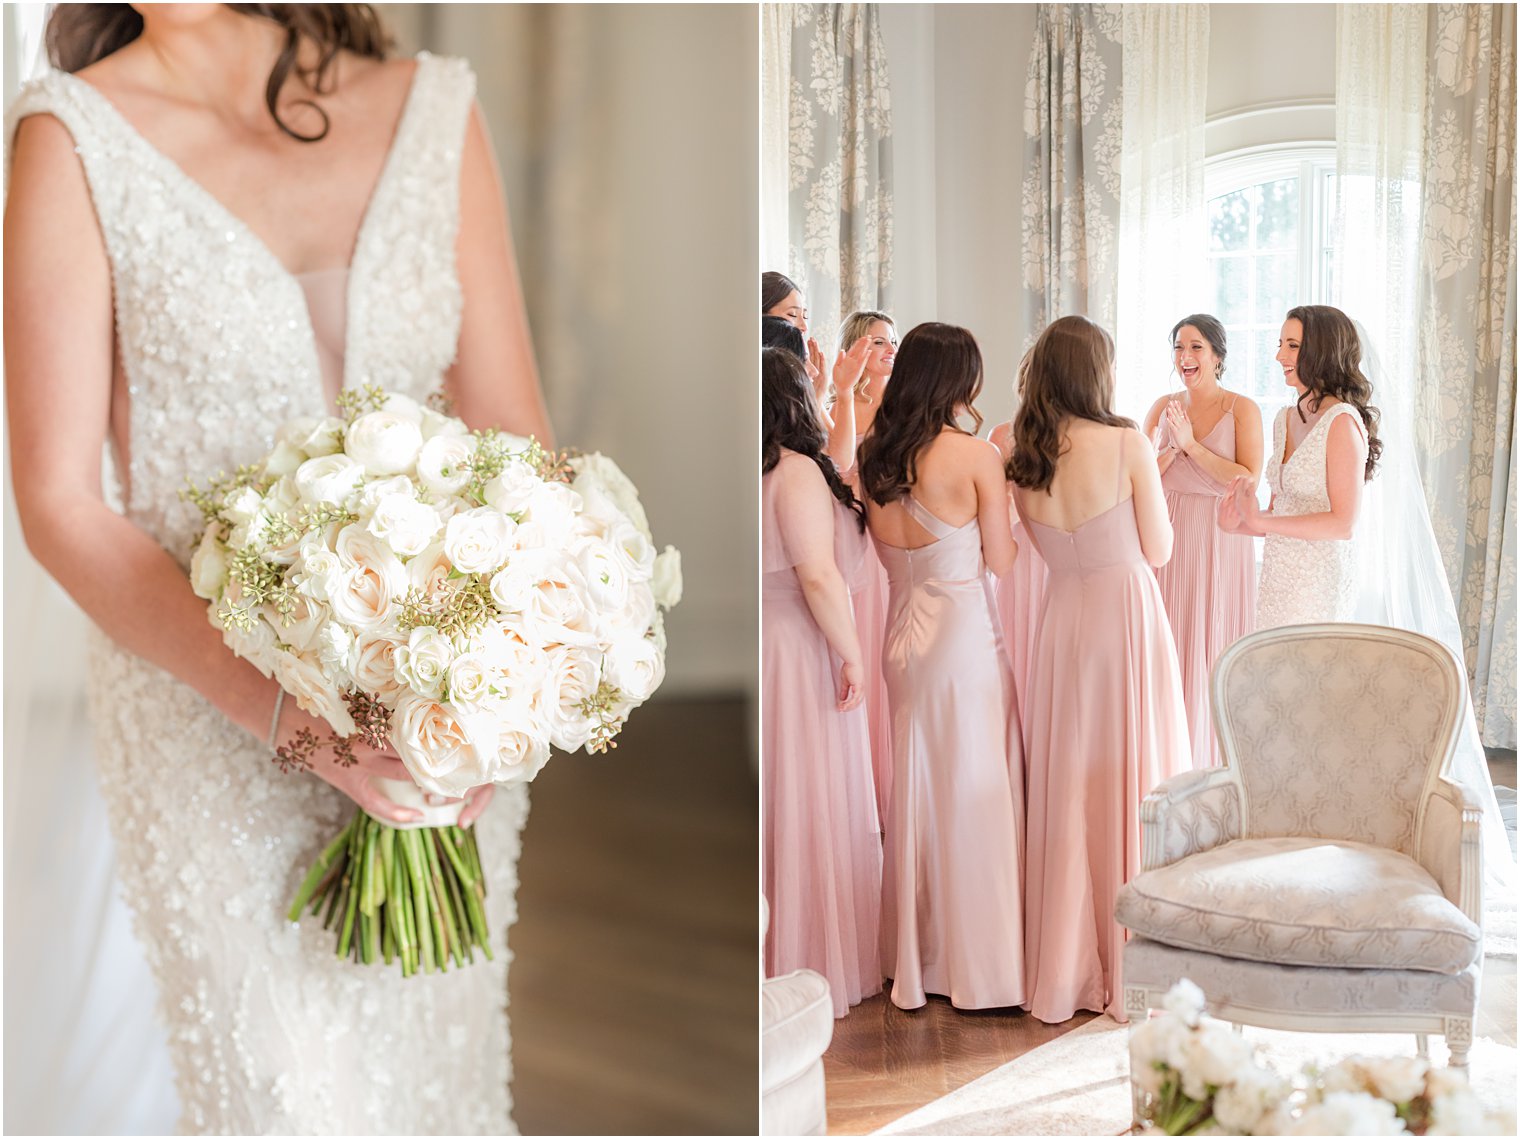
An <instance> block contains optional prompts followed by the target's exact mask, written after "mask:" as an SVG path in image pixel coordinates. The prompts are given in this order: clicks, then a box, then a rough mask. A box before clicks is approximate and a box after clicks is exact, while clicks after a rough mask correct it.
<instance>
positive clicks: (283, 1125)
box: [6, 55, 528, 1134]
mask: <svg viewBox="0 0 1520 1139" xmlns="http://www.w3.org/2000/svg"><path fill="white" fill-rule="evenodd" d="M473 97H474V76H473V74H472V73H471V72H470V70H469V68H468V66H467V65H466V64H465V63H463V62H462V61H459V60H452V59H443V58H436V57H430V56H426V55H423V56H419V58H418V62H417V68H416V73H415V76H414V78H413V81H412V87H411V90H410V93H409V94H408V96H407V102H406V105H405V109H404V110H403V112H402V117H401V120H400V123H399V125H398V127H397V131H396V135H395V138H394V140H393V143H392V148H391V151H390V153H389V155H388V157H387V159H386V162H385V166H384V168H383V171H382V173H381V175H380V178H379V181H378V182H377V184H376V186H375V189H374V192H373V195H372V197H371V200H370V203H369V206H368V208H367V211H366V214H365V217H364V221H363V224H362V226H361V228H360V231H359V237H358V241H357V244H356V246H355V250H354V257H353V262H352V265H351V266H350V269H349V272H348V281H347V303H346V313H345V314H343V315H344V316H345V318H346V336H345V343H344V345H343V351H342V355H341V369H342V377H343V382H344V384H345V385H347V386H360V385H364V384H371V383H372V384H378V385H381V386H383V387H387V388H390V389H392V390H399V391H403V392H406V393H407V394H409V395H411V396H413V397H414V398H416V399H419V400H420V399H423V398H425V397H426V396H427V395H428V393H429V391H430V390H432V389H433V388H436V387H437V385H438V383H439V382H440V378H441V376H442V374H443V372H444V370H445V369H446V368H447V367H448V366H449V364H450V362H451V361H452V359H453V356H454V352H455V345H456V341H457V337H458V332H459V325H460V315H461V296H460V287H459V281H458V278H457V276H456V273H455V267H454V243H455V238H456V235H457V232H458V223H459V219H458V202H459V163H460V156H461V151H462V149H463V145H464V131H465V127H466V123H467V121H468V116H469V113H470V108H471V106H472V103H473ZM33 114H51V115H54V116H56V117H57V119H58V120H59V121H61V122H62V123H63V125H64V126H65V127H66V128H67V129H68V130H69V132H70V133H71V134H72V136H73V138H74V142H75V148H76V150H77V152H78V154H79V157H80V160H81V162H82V163H83V166H84V171H85V175H86V178H87V180H88V183H89V188H90V193H91V195H92V198H93V201H94V205H95V209H96V212H97V215H98V218H99V222H100V227H101V231H102V233H103V235H104V238H105V245H106V249H107V252H108V255H109V259H110V264H111V274H112V281H113V291H114V296H115V306H116V336H117V342H118V350H119V356H120V361H121V363H120V368H121V374H120V375H119V376H118V382H120V381H121V380H122V377H123V376H124V379H125V383H126V384H127V390H128V392H129V396H130V415H129V433H130V441H129V445H128V450H129V454H128V456H126V457H125V462H124V463H121V465H120V468H119V469H120V471H121V479H120V481H121V483H122V487H121V498H122V510H123V512H124V513H125V514H126V516H127V517H128V518H130V519H131V520H132V521H133V522H134V523H136V524H137V525H138V526H140V527H141V528H142V529H143V530H145V531H147V532H148V533H150V534H152V535H153V536H154V537H155V538H156V539H157V540H158V541H159V542H160V543H161V544H162V545H163V546H164V548H165V549H167V550H168V551H169V552H170V553H171V554H172V555H173V556H174V557H175V558H176V559H177V560H178V561H179V563H180V564H181V565H182V566H185V567H188V565H189V561H190V553H191V549H192V542H193V540H194V538H195V537H196V532H197V529H198V527H199V525H200V518H199V513H198V511H197V510H196V509H195V507H193V506H192V505H190V504H189V503H186V502H183V501H181V499H180V497H179V491H180V488H181V487H183V486H184V484H185V480H186V478H187V477H188V478H191V479H194V480H196V481H201V482H203V481H204V480H205V479H207V478H208V477H209V476H211V475H213V474H215V473H216V472H217V471H218V470H227V471H230V470H232V469H234V468H235V467H236V466H238V465H239V464H241V463H246V462H250V461H253V460H255V459H257V458H258V457H259V456H260V455H261V454H262V453H264V452H266V451H267V450H268V449H269V448H270V447H271V446H272V445H273V442H274V434H275V431H276V429H277V428H278V427H279V426H280V425H281V424H282V423H283V422H284V421H286V420H287V419H290V418H292V417H294V416H298V415H321V414H323V413H324V411H325V409H326V399H325V397H324V392H323V384H322V367H321V364H320V362H319V360H320V352H319V347H318V340H319V337H318V335H317V332H316V331H315V329H314V327H313V322H312V318H311V313H310V312H309V311H308V307H307V299H306V295H305V293H304V292H303V288H302V284H301V283H300V282H299V281H298V279H297V278H295V277H294V276H292V275H291V274H290V273H289V272H288V271H287V270H286V269H285V268H284V266H283V265H281V263H280V262H279V261H278V260H277V259H276V258H275V256H274V255H273V254H272V253H271V252H270V251H269V249H268V248H267V247H266V246H264V245H263V244H262V243H261V242H260V241H259V239H258V238H257V237H256V236H255V235H254V234H253V233H252V232H251V231H250V230H249V229H248V228H247V227H246V226H244V225H243V224H242V223H241V222H240V221H238V220H237V219H236V218H235V217H234V216H233V215H232V214H230V213H229V212H228V211H227V210H226V209H225V208H224V207H223V206H221V205H220V204H219V203H218V202H217V201H216V199H215V198H213V197H212V196H211V195H210V194H209V193H208V192H206V191H205V190H204V189H202V188H201V187H200V186H199V185H197V184H196V183H195V182H193V181H191V180H190V179H189V178H188V177H187V176H186V175H185V174H184V173H183V172H182V171H181V170H180V169H179V168H178V167H177V166H176V165H175V164H174V163H173V162H172V161H170V160H169V159H168V158H167V157H166V156H165V155H163V154H162V153H161V152H159V151H157V150H156V149H154V148H153V147H152V146H151V145H150V144H149V143H148V142H147V141H146V140H145V139H144V138H143V137H142V136H141V135H139V134H138V133H137V132H136V131H135V130H134V129H133V128H132V127H131V126H130V125H129V124H128V123H127V121H126V120H125V119H124V118H122V117H121V116H120V115H119V114H118V113H117V112H116V110H115V109H114V108H113V107H112V105H111V104H110V102H109V101H108V100H107V99H106V98H105V97H104V96H103V95H102V94H100V93H99V92H98V91H97V90H96V89H95V88H94V87H92V86H91V85H90V84H89V83H87V82H86V81H84V80H82V79H79V78H78V77H76V76H73V75H68V74H65V73H61V72H56V71H54V72H49V73H47V74H46V75H44V76H42V77H41V78H39V79H38V80H36V81H34V82H33V83H31V84H29V85H28V86H27V87H26V88H25V89H24V90H23V91H22V92H21V94H20V95H19V97H18V98H17V100H16V103H15V105H14V106H13V108H12V111H11V114H10V116H9V118H8V122H7V124H6V126H7V129H6V140H7V153H8V148H9V143H10V141H11V140H12V139H13V138H14V132H15V126H16V123H17V122H19V120H20V119H21V118H23V117H25V116H27V115H33ZM117 458H118V461H119V462H120V460H121V458H122V457H121V456H117ZM122 600H123V603H124V604H130V598H123V599H122ZM88 687H89V696H90V704H91V708H92V712H93V717H94V720H95V725H96V734H97V745H96V748H97V755H98V764H99V777H100V785H101V791H102V794H103V797H104V799H105V802H106V807H107V813H108V815H109V818H110V823H111V831H112V834H113V836H114V839H115V842H116V847H117V856H118V871H119V875H120V878H121V882H122V886H123V892H124V894H125V896H126V899H127V902H128V904H129V905H130V907H131V909H132V911H133V915H134V927H135V930H136V933H137V935H138V937H139V939H140V940H141V941H142V943H143V945H144V947H145V951H146V956H147V959H148V962H149V965H150V967H151V969H152V972H153V974H154V977H155V979H156V981H157V984H158V989H159V1010H160V1014H161V1016H162V1017H163V1019H164V1021H165V1023H166V1026H167V1029H168V1037H169V1048H170V1053H171V1057H172V1060H173V1063H174V1068H175V1082H176V1087H177V1091H178V1094H179V1097H180V1102H181V1105H182V1107H183V1111H184V1115H183V1117H182V1119H181V1121H180V1128H181V1130H182V1131H187V1132H195V1133H240V1134H279V1133H284V1134H363V1133H369V1134H502V1133H504V1132H509V1131H511V1130H513V1128H512V1123H511V1118H510V1108H511V1100H510V1095H509V1092H508V1080H509V1078H510V1062H509V1052H508V1048H509V1041H508V1031H507V1017H506V998H507V987H506V970H507V963H508V961H509V960H510V956H511V955H510V952H509V950H508V949H507V945H506V936H505V934H506V928H507V927H508V926H509V925H510V924H511V923H512V921H513V919H514V918H515V898H514V894H515V891H516V885H517V875H516V863H517V855H518V850H519V834H520V830H521V827H522V825H523V822H524V820H525V818H526V815H527V808H528V801H527V794H526V788H525V787H521V786H515V787H503V788H500V789H498V791H497V794H496V797H495V800H494V802H493V803H492V805H491V807H490V808H489V809H488V810H487V811H486V813H485V814H484V816H483V817H482V818H481V819H480V821H479V823H478V824H477V826H478V832H479V843H480V850H481V856H482V858H483V859H484V860H485V862H486V872H487V880H488V883H489V887H490V894H489V897H488V899H487V906H488V913H489V915H490V917H491V919H492V921H493V924H494V926H495V930H494V937H493V945H494V950H495V954H496V960H495V962H494V963H485V962H483V961H481V960H479V959H477V963H476V964H474V965H471V966H467V967H465V968H462V969H457V970H451V971H450V972H449V973H447V974H443V975H437V974H435V975H432V976H418V977H413V978H410V979H407V980H403V979H402V978H401V975H400V971H399V969H396V968H393V967H392V968H387V967H384V966H381V965H374V966H367V967H366V966H360V965H355V964H353V963H351V962H349V961H339V960H337V959H336V958H335V957H334V954H333V949H334V944H333V935H332V934H331V933H330V932H324V931H323V930H322V928H321V926H320V923H318V922H316V921H314V920H307V921H305V922H303V923H302V924H300V925H299V926H297V925H292V924H290V923H288V922H287V921H286V920H285V911H286V908H287V907H288V905H289V903H290V899H291V897H292V896H293V894H294V892H295V888H296V885H297V883H298V882H299V881H300V878H301V876H302V875H303V874H304V872H305V870H306V867H307V866H308V865H309V864H310V863H311V861H312V859H313V858H314V856H315V855H316V853H317V852H318V851H319V850H320V849H321V848H322V846H323V845H324V844H325V843H326V841H327V840H329V839H330V838H331V837H332V836H333V835H334V834H336V833H337V830H338V829H339V828H340V827H341V826H342V825H343V824H344V822H345V821H346V820H347V818H348V816H349V814H350V812H351V811H352V809H353V806H352V803H351V802H350V801H349V800H348V799H347V798H346V797H345V796H343V795H342V794H340V793H339V792H338V791H336V790H334V789H333V788H331V787H329V786H328V785H327V784H326V783H323V782H322V781H320V780H318V779H316V778H314V777H312V776H310V775H304V774H290V775H282V774H281V773H280V771H279V770H278V768H276V766H275V765H274V764H273V763H271V762H270V759H271V757H270V754H269V751H268V749H267V747H266V746H265V744H264V742H263V741H262V740H255V739H253V738H251V737H250V736H249V735H248V734H247V733H246V732H244V731H243V730H242V729H241V728H238V727H236V726H234V725H233V724H231V723H230V722H229V721H228V720H227V719H226V718H225V717H224V716H223V715H222V714H221V713H220V712H218V711H217V709H216V708H215V707H213V706H212V705H211V704H209V703H207V702H206V701H205V700H203V699H202V698H201V697H200V696H199V695H197V694H196V693H195V692H194V691H192V690H191V689H190V688H188V687H187V686H185V685H183V684H181V683H180V682H179V681H177V680H175V679H174V678H173V677H172V676H170V675H169V674H167V673H165V672H163V671H161V670H159V669H158V668H156V667H154V666H153V665H150V664H148V663H146V662H144V661H142V660H141V659H139V658H137V657H136V656H134V655H133V654H131V653H129V652H127V651H125V650H124V649H122V648H120V647H118V646H116V645H115V644H113V643H112V642H110V641H108V640H107V639H106V638H105V637H104V636H103V635H101V634H99V633H98V632H97V633H95V634H94V637H93V644H92V646H91V659H90V667H89V678H88Z"/></svg>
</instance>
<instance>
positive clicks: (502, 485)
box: [485, 459, 543, 514]
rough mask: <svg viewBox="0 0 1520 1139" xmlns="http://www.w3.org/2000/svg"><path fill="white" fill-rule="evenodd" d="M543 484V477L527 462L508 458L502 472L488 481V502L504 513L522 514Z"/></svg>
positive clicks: (493, 507) (486, 489)
mask: <svg viewBox="0 0 1520 1139" xmlns="http://www.w3.org/2000/svg"><path fill="white" fill-rule="evenodd" d="M542 485H543V479H541V478H539V477H538V472H537V471H535V470H534V469H533V468H532V467H530V466H529V465H528V464H527V463H525V462H523V461H522V460H521V459H508V460H507V462H506V464H505V465H504V466H503V467H502V469H501V473H500V474H498V475H497V476H496V477H495V478H493V479H491V480H489V481H488V482H487V483H486V486H485V496H486V502H487V504H489V505H490V506H491V507H492V509H495V510H499V511H501V512H502V513H503V514H521V513H522V512H524V511H525V510H527V509H528V503H529V502H531V501H532V499H533V496H534V495H535V494H536V493H538V488H539V487H541V486H542Z"/></svg>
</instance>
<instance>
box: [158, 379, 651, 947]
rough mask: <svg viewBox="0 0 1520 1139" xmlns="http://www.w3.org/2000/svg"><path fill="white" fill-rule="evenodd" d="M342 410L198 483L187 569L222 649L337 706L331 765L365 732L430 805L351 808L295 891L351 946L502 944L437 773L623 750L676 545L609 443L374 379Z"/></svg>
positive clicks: (291, 757)
mask: <svg viewBox="0 0 1520 1139" xmlns="http://www.w3.org/2000/svg"><path fill="white" fill-rule="evenodd" d="M339 405H340V409H341V410H342V412H343V415H342V417H341V418H340V417H328V418H324V419H310V418H308V419H300V420H296V421H293V422H291V423H289V424H287V425H286V426H285V427H284V428H283V429H282V430H281V431H280V433H279V436H278V439H277V442H276V445H275V447H274V450H273V451H271V452H270V454H269V455H267V456H266V457H265V458H264V459H263V460H262V461H260V462H258V463H255V464H253V465H251V466H246V467H243V468H240V469H239V470H238V471H237V472H236V473H235V474H234V475H232V476H225V475H220V476H218V477H217V478H216V479H214V480H212V482H211V483H210V485H209V486H207V487H204V488H199V487H193V486H192V487H191V488H190V489H189V490H188V491H187V492H186V497H188V498H189V499H190V500H191V501H192V502H194V503H195V504H196V505H197V506H198V507H199V508H200V510H201V512H202V514H203V515H204V516H205V519H206V529H205V532H204V534H203V535H202V537H201V540H200V543H199V546H198V547H197V549H196V551H195V554H194V557H193V558H192V560H191V564H190V577H191V584H192V586H193V588H194V589H195V592H196V594H197V595H198V596H200V597H202V598H205V599H206V600H207V601H208V602H209V603H210V607H209V614H210V619H211V622H212V623H213V625H215V626H216V627H218V628H220V629H221V630H222V632H223V638H224V640H225V641H226V643H227V644H228V646H229V647H231V649H232V650H233V651H234V652H235V653H237V654H238V655H239V656H241V657H244V658H245V659H247V660H248V661H250V662H251V663H252V664H253V665H254V666H255V667H257V668H258V669H259V670H260V671H261V672H263V673H264V675H266V676H273V677H274V678H275V679H276V680H278V681H279V683H280V685H281V686H282V687H283V688H284V690H285V692H287V693H288V694H289V695H290V696H292V697H293V698H294V699H295V700H296V702H297V703H298V704H299V705H300V706H301V707H302V708H303V709H305V710H306V711H307V712H309V713H311V714H312V715H313V716H316V717H317V718H319V719H322V720H325V721H326V722H327V723H328V724H329V725H331V727H332V729H333V733H334V734H333V735H332V737H330V741H328V742H330V743H331V744H332V747H333V751H334V756H335V761H336V762H339V763H350V764H351V763H353V762H355V759H354V755H353V750H352V748H353V742H352V741H353V740H354V739H356V738H358V739H363V740H365V741H366V742H368V743H370V744H371V745H373V746H376V747H384V746H387V745H389V746H390V747H391V748H393V749H394V750H395V752H396V754H398V755H399V756H400V757H401V760H402V762H403V763H404V764H405V765H406V769H407V771H408V772H409V773H410V775H411V777H412V779H413V780H414V781H415V786H413V785H411V784H404V783H397V782H395V781H385V780H381V781H378V782H380V783H381V784H382V785H383V788H384V790H385V791H386V793H387V794H388V795H390V797H391V798H392V799H394V800H396V801H398V802H401V803H404V804H405V805H408V806H416V807H417V808H418V809H419V810H420V811H421V812H422V813H423V815H424V822H423V823H422V824H419V825H418V826H416V827H405V826H401V827H397V826H392V825H388V824H383V823H380V822H377V821H376V820H374V819H372V818H370V817H369V816H368V815H366V814H365V813H364V812H362V811H359V812H356V814H355V816H354V818H353V819H352V820H351V821H350V823H349V825H348V826H347V827H345V828H344V830H343V831H342V832H341V833H340V834H338V835H337V837H336V838H334V839H333V840H332V842H331V843H330V844H329V845H328V847H327V848H326V849H325V850H324V851H323V852H322V854H321V856H320V857H319V858H318V859H317V861H316V862H315V864H314V865H313V866H312V867H311V869H310V872H309V873H308V874H307V875H306V878H305V880H304V881H303V882H302V883H301V886H300V889H299V890H298V891H297V894H296V897H295V900H294V902H293V903H292V905H291V909H290V920H292V921H295V920H297V919H298V918H299V917H300V915H301V912H302V910H303V909H305V908H307V907H308V906H309V907H310V910H311V912H312V913H313V914H316V913H317V912H318V911H320V910H322V909H323V908H324V907H325V910H326V912H325V915H324V925H325V926H326V927H328V928H332V927H336V929H337V931H338V933H337V937H338V955H339V956H340V957H344V956H349V955H352V956H353V957H354V958H355V959H356V960H358V961H361V962H363V963H366V964H368V963H371V962H373V961H376V960H378V959H380V958H383V959H384V960H385V962H386V964H390V963H391V962H392V961H394V960H397V959H399V960H400V964H401V971H402V973H403V975H407V976H409V975H411V974H412V973H414V972H416V971H417V969H418V968H421V969H422V970H423V971H425V972H432V971H434V970H435V969H446V968H447V967H448V961H449V959H450V958H452V959H453V960H454V962H455V963H456V964H464V963H466V962H468V961H472V960H473V959H474V950H475V949H476V948H478V949H480V950H481V951H482V952H483V953H484V954H485V955H486V957H487V958H490V957H491V956H492V954H491V946H490V937H489V933H488V929H487V925H486V920H485V910H484V901H485V893H486V884H485V881H484V878H483V876H482V873H481V862H480V857H479V852H478V850H477V848H476V845H475V836H474V833H473V831H468V830H464V829H461V828H460V827H458V826H457V825H453V824H454V823H455V822H457V819H458V815H459V811H460V809H461V807H462V804H453V805H452V809H451V810H449V809H445V810H444V812H443V813H442V814H440V811H439V809H438V808H436V807H428V806H427V805H426V803H425V801H424V800H423V798H422V792H432V793H434V794H436V795H443V796H450V797H456V796H461V795H463V794H464V793H465V792H466V791H468V790H470V789H471V788H473V787H477V786H480V785H482V784H486V783H521V782H526V781H528V780H531V779H532V778H533V777H534V776H536V775H537V774H538V772H539V771H540V770H541V769H542V768H543V766H544V764H545V763H546V762H547V761H548V759H549V754H550V748H551V746H552V747H556V748H559V749H560V750H562V751H573V750H575V749H577V748H582V747H584V748H585V749H586V750H587V751H589V752H598V751H602V750H604V749H606V748H609V747H615V746H616V743H615V741H614V737H615V736H616V735H617V733H618V731H619V730H620V729H621V728H622V725H623V723H624V721H625V720H626V718H627V716H628V714H629V713H630V712H631V711H632V710H633V709H634V708H636V707H638V705H640V704H642V703H643V702H644V701H645V700H647V699H649V697H650V696H651V695H652V694H653V693H654V691H655V689H656V688H658V687H659V685H660V682H661V681H662V680H663V679H664V675H665V634H664V619H663V615H662V609H668V608H669V607H670V606H672V605H674V604H675V603H676V602H677V601H679V600H680V593H681V576H680V555H679V554H678V552H677V551H676V550H674V549H673V548H671V547H666V549H665V551H664V552H663V553H660V554H658V555H656V552H655V548H654V545H653V541H652V538H651V535H650V532H649V524H648V521H647V519H646V518H645V516H644V511H643V508H642V507H641V506H640V504H639V499H638V492H637V490H636V489H635V488H634V486H633V484H632V483H631V482H629V480H628V479H627V477H626V476H625V475H624V474H623V473H622V471H620V470H619V469H618V467H617V465H616V464H615V463H614V462H612V460H611V459H608V458H606V457H605V456H603V455H600V454H586V455H569V456H567V455H562V454H557V453H554V452H550V451H547V450H545V449H544V448H542V447H541V446H539V444H538V443H537V442H535V441H534V440H532V439H523V438H519V437H517V436H513V435H508V434H505V433H503V432H499V431H475V432H472V431H470V430H469V429H468V428H467V427H465V425H464V424H463V423H462V422H460V421H459V420H458V419H454V418H451V417H449V416H447V415H445V414H442V413H440V412H439V411H436V410H434V409H432V408H429V407H423V406H420V405H419V404H417V403H416V402H414V401H413V400H411V399H409V398H407V397H406V396H402V395H397V394H394V393H386V392H383V391H380V390H379V389H376V388H373V387H371V388H366V389H364V390H363V391H362V392H360V391H348V392H345V393H343V395H342V396H340V398H339ZM323 742H324V741H321V740H319V739H318V738H317V737H316V736H315V735H314V734H313V733H311V732H310V731H307V730H304V729H303V731H302V732H301V733H298V736H297V739H296V741H295V742H294V743H293V744H291V745H289V746H287V747H284V748H281V749H279V752H278V754H277V760H278V762H279V763H280V765H281V768H282V769H284V770H290V769H292V768H302V767H305V768H309V767H310V766H311V761H312V757H313V755H314V754H315V752H316V751H317V749H318V748H319V747H320V746H322V743H323ZM419 789H420V790H419Z"/></svg>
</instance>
